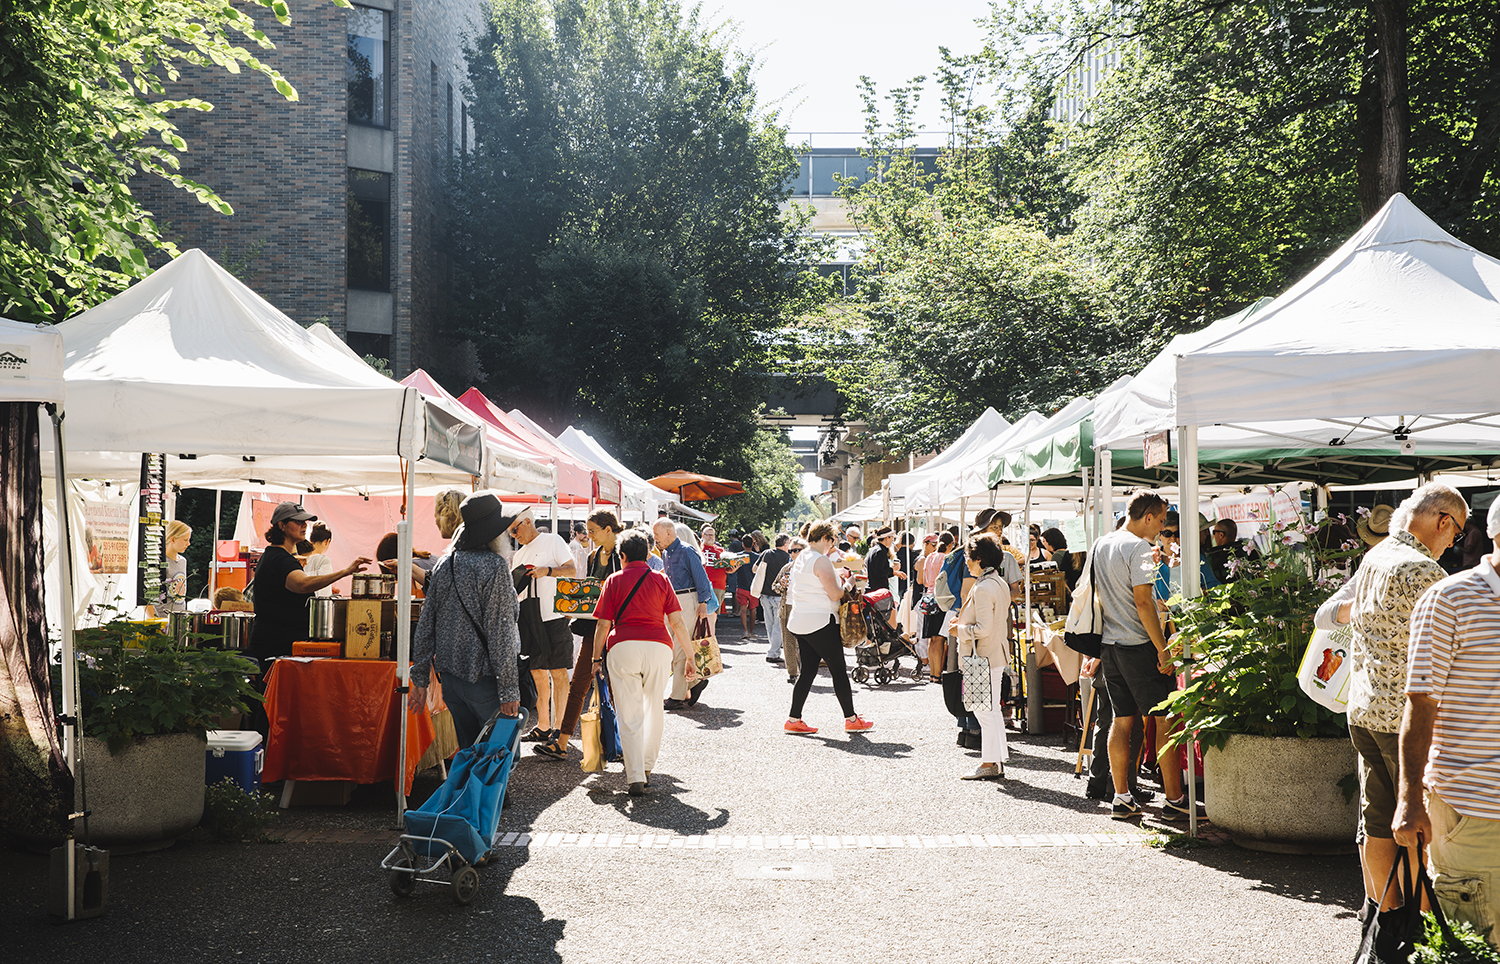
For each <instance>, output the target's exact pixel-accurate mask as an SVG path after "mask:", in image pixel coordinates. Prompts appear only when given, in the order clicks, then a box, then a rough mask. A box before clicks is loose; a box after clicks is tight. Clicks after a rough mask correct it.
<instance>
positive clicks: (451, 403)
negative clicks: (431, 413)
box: [313, 325, 553, 495]
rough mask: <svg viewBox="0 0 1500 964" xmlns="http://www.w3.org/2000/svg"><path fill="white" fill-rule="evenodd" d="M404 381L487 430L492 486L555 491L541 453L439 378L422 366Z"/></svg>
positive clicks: (435, 403)
mask: <svg viewBox="0 0 1500 964" xmlns="http://www.w3.org/2000/svg"><path fill="white" fill-rule="evenodd" d="M320 327H323V326H321V325H314V326H313V328H314V329H317V328H320ZM328 334H329V336H330V337H333V338H338V336H337V335H334V334H333V333H332V332H331V331H330V332H329V333H328ZM340 344H343V342H340ZM401 384H403V385H410V386H412V387H414V388H415V389H416V390H417V391H419V392H421V393H422V397H423V398H424V399H426V400H427V404H429V405H432V406H435V407H437V408H440V409H441V410H443V411H444V412H447V413H448V414H449V415H450V416H452V417H453V418H455V419H460V420H462V421H465V422H469V423H472V424H475V425H478V426H479V427H480V428H481V429H483V430H484V433H485V445H486V447H487V448H488V455H489V461H490V463H491V464H490V478H489V480H488V482H487V484H488V485H490V486H493V487H495V488H500V489H507V490H510V491H514V492H529V493H534V494H539V495H550V494H552V491H553V486H552V471H551V470H550V469H549V468H548V467H547V466H546V464H545V462H544V461H543V459H542V458H541V453H539V452H535V451H532V450H529V449H522V448H520V447H519V446H517V445H514V444H512V443H511V440H510V438H509V437H508V436H505V435H502V434H501V433H500V431H499V429H497V428H495V427H494V426H493V425H491V424H490V423H489V422H486V421H485V420H484V419H482V418H480V417H479V416H478V415H477V414H475V413H474V412H473V411H471V410H470V409H469V407H468V406H467V405H465V404H464V403H463V402H460V401H459V400H458V398H457V397H455V396H454V395H453V394H452V393H451V392H449V391H448V390H447V389H446V388H444V387H443V386H442V385H440V384H438V382H437V379H435V378H433V377H432V376H431V375H429V374H427V372H426V371H425V370H423V369H421V368H418V369H417V370H416V371H414V372H412V373H411V374H410V375H407V376H406V377H405V378H403V379H401Z"/></svg>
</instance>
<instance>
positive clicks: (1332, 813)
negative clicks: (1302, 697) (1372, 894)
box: [1203, 735, 1359, 854]
mask: <svg viewBox="0 0 1500 964" xmlns="http://www.w3.org/2000/svg"><path fill="white" fill-rule="evenodd" d="M1354 772H1355V769H1354V747H1353V745H1352V744H1351V743H1350V742H1349V741H1348V740H1346V739H1315V740H1302V739H1298V738H1296V737H1270V736H1244V735H1235V736H1231V737H1230V738H1229V742H1227V743H1226V744H1225V745H1224V748H1223V749H1222V750H1213V749H1209V750H1205V751H1204V754H1203V795H1204V798H1205V801H1204V802H1205V806H1206V807H1207V812H1208V819H1209V820H1211V821H1213V823H1214V825H1215V826H1216V827H1219V828H1220V829H1222V830H1224V831H1225V832H1227V833H1228V834H1229V836H1230V839H1232V840H1233V841H1234V842H1235V843H1237V844H1239V845H1240V846H1241V847H1246V848H1248V849H1251V850H1268V851H1271V852H1273V853H1284V854H1344V853H1353V852H1354V850H1355V846H1354V834H1355V831H1356V829H1357V827H1358V823H1359V794H1358V793H1357V792H1356V793H1355V795H1354V799H1353V800H1345V799H1344V791H1343V790H1342V789H1341V788H1340V787H1339V786H1338V784H1339V781H1341V780H1343V779H1344V778H1345V777H1347V776H1350V775H1352V774H1353V773H1354Z"/></svg>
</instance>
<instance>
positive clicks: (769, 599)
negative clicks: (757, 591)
mask: <svg viewBox="0 0 1500 964" xmlns="http://www.w3.org/2000/svg"><path fill="white" fill-rule="evenodd" d="M760 606H761V609H763V610H765V613H766V635H767V636H769V637H771V648H770V649H768V650H766V656H768V657H769V658H771V659H775V658H776V657H778V656H780V655H781V597H780V596H761V597H760Z"/></svg>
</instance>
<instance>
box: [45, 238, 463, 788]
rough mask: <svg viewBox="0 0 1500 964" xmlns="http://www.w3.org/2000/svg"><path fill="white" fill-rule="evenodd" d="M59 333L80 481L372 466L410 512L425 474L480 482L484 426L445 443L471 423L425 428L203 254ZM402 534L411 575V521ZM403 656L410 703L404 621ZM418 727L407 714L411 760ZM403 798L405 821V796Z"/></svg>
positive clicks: (420, 418) (409, 402)
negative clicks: (146, 469)
mask: <svg viewBox="0 0 1500 964" xmlns="http://www.w3.org/2000/svg"><path fill="white" fill-rule="evenodd" d="M57 330H58V332H59V333H60V334H61V335H62V339H63V342H64V346H65V350H66V372H65V374H66V379H67V384H68V391H69V394H70V396H72V397H74V398H75V400H76V401H75V407H74V415H73V418H72V419H70V421H69V432H68V441H67V452H68V455H69V460H70V468H69V471H70V473H72V474H74V475H79V476H83V477H92V478H110V477H112V476H111V475H110V474H108V473H109V471H110V467H111V466H113V467H114V470H115V471H118V472H120V473H121V474H119V475H114V476H113V477H115V478H136V477H138V476H139V472H140V464H141V453H167V454H168V455H169V457H171V458H175V460H176V461H175V462H171V460H170V458H169V469H168V471H169V473H170V472H171V470H172V467H173V466H175V467H176V468H177V469H178V470H179V473H180V475H179V477H181V475H190V474H191V473H190V472H189V471H188V470H185V469H183V465H184V463H193V462H208V460H210V459H218V460H219V461H218V462H217V463H216V464H214V465H212V466H211V471H214V472H218V473H220V474H222V475H228V476H229V477H231V478H236V477H237V478H238V480H239V481H240V483H241V484H256V483H265V482H272V481H279V480H278V479H277V478H276V472H277V471H278V470H285V471H286V472H287V473H288V474H287V475H286V476H283V477H282V478H295V479H296V481H295V482H294V483H293V484H299V483H301V482H303V481H304V478H303V477H301V476H297V475H296V472H295V471H293V470H294V469H295V470H296V471H312V470H315V469H317V468H318V467H319V465H320V464H321V465H323V466H331V467H333V468H330V469H329V472H330V473H336V472H338V471H339V469H340V468H343V469H347V468H348V466H347V464H343V465H341V464H340V463H338V462H337V461H336V460H338V459H374V460H377V461H378V462H380V463H381V464H383V466H384V467H385V471H386V472H387V473H388V475H387V479H388V480H390V481H393V482H396V484H395V485H394V486H392V488H393V489H394V492H393V494H397V495H401V496H403V497H404V499H405V504H406V505H407V506H408V508H409V507H410V506H411V504H412V501H413V500H414V498H415V491H416V483H417V478H418V476H419V475H421V474H423V473H426V472H429V471H431V472H432V474H433V477H436V476H444V477H446V479H448V480H449V481H450V482H452V481H463V480H470V479H472V478H473V476H474V475H476V474H477V473H478V472H479V471H482V469H481V463H480V461H479V460H478V459H477V458H476V457H477V456H478V455H479V451H478V448H477V447H476V446H475V445H473V444H472V439H477V438H480V437H481V436H482V433H481V432H480V431H479V429H478V428H477V427H476V428H475V429H474V433H473V435H472V436H471V438H470V440H468V441H464V440H460V444H457V445H454V444H450V441H452V437H451V436H450V435H449V434H448V429H453V430H454V431H455V432H457V433H458V434H463V433H464V432H465V429H464V427H463V425H462V424H453V423H444V422H443V420H442V419H440V418H431V417H429V412H428V406H427V405H426V403H425V402H424V401H423V399H422V397H421V395H420V393H419V392H418V391H417V390H416V389H415V388H411V387H407V386H403V385H400V384H398V383H396V382H394V381H392V380H391V379H389V378H386V377H385V376H384V375H381V374H380V373H379V372H376V371H375V370H374V369H372V368H370V367H369V366H368V365H366V364H365V363H364V362H363V361H361V360H359V359H358V358H357V357H355V356H354V355H353V353H352V352H349V351H347V350H344V349H341V348H338V347H335V346H332V345H330V344H328V343H327V342H326V341H324V340H323V339H320V338H318V337H317V336H315V335H313V334H311V333H309V332H308V331H307V330H306V329H304V328H303V327H302V326H300V325H298V324H297V323H296V322H294V321H292V320H291V319H290V318H288V317H287V316H286V315H284V314H282V313H281V312H280V311H278V310H277V309H276V308H275V307H273V306H272V305H271V304H269V303H268V302H266V301H265V300H264V299H263V298H261V297H260V296H259V295H257V294H256V293H255V292H253V291H251V290H250V289H249V288H248V287H246V286H245V285H244V284H242V283H241V282H240V281H239V280H238V279H236V278H234V277H233V276H232V275H230V274H229V273H228V272H226V271H224V270H223V269H222V268H220V267H219V266H218V265H217V264H215V263H214V262H213V261H212V259H210V258H209V257H208V256H207V255H205V254H204V253H203V252H201V251H198V250H192V251H189V252H187V253H185V254H183V255H182V256H180V257H179V258H177V259H176V260H174V261H172V262H171V263H170V264H168V265H166V266H164V267H162V268H161V269H159V270H158V271H156V272H155V273H153V274H152V275H151V276H150V277H148V278H146V279H144V280H142V281H141V282H139V283H138V284H136V285H134V286H133V287H131V288H129V289H127V290H126V291H125V292H123V293H121V294H120V295H117V296H116V297H114V298H112V299H110V300H109V301H107V302H105V303H103V304H101V305H98V306H96V307H94V308H92V309H90V310H88V311H86V312H83V313H82V314H80V315H78V316H77V317H75V318H72V319H69V320H68V321H66V322H64V323H63V324H61V325H59V326H58V328H57ZM440 432H441V434H439V433H440ZM75 456H76V457H77V460H78V462H79V463H80V464H79V465H77V466H74V465H72V464H71V463H72V460H73V459H74V457H75ZM235 460H238V463H236V462H235ZM452 463H458V464H452ZM230 467H237V468H238V469H239V471H238V472H227V471H226V470H227V469H228V468H230ZM371 467H372V468H373V466H371ZM360 468H361V470H362V469H363V466H361V467H360ZM101 469H102V470H103V471H101ZM169 477H170V475H169ZM318 486H320V483H318V482H316V481H310V480H309V484H308V486H307V487H308V489H313V488H315V487H318ZM397 533H398V544H399V548H398V552H397V558H398V566H397V568H398V571H404V570H406V569H407V568H409V566H410V563H411V545H412V543H411V525H410V522H409V516H408V520H407V521H403V522H401V523H400V524H398V526H397ZM397 587H398V589H397V605H398V607H399V608H400V610H401V611H403V612H409V611H410V606H411V590H410V583H409V581H408V580H397ZM395 645H396V667H397V672H398V677H399V681H400V682H399V684H398V685H399V693H400V699H401V700H402V701H403V702H404V700H405V687H406V680H407V678H408V666H407V663H408V655H409V653H410V645H411V639H410V624H409V620H406V619H397V620H396V640H395ZM409 716H410V714H409V713H404V714H399V717H400V718H399V720H398V729H400V730H402V733H403V736H398V752H402V753H404V749H405V748H404V730H405V728H406V727H407V726H408V723H409V719H408V718H409ZM403 769H404V767H403ZM397 791H398V792H397V812H398V816H399V815H400V814H401V813H402V812H404V809H405V794H404V788H403V787H400V786H398V788H397Z"/></svg>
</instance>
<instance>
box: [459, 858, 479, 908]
mask: <svg viewBox="0 0 1500 964" xmlns="http://www.w3.org/2000/svg"><path fill="white" fill-rule="evenodd" d="M477 893H479V871H477V870H475V869H474V868H473V867H465V868H464V869H463V870H460V871H459V872H458V873H456V874H454V875H453V900H454V902H455V903H457V904H460V905H463V906H467V905H469V904H472V903H473V902H474V895H475V894H477Z"/></svg>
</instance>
